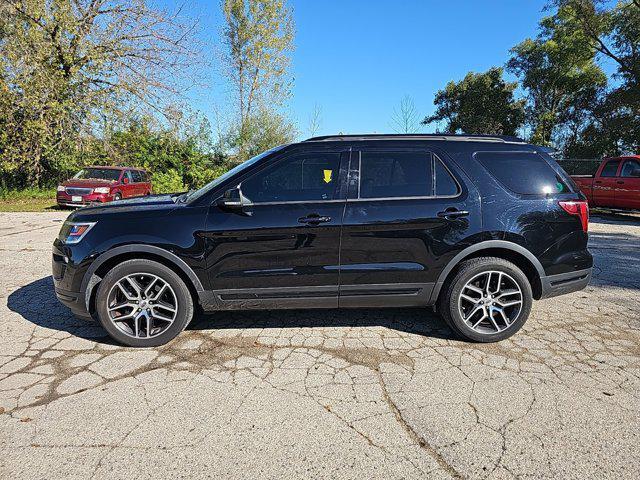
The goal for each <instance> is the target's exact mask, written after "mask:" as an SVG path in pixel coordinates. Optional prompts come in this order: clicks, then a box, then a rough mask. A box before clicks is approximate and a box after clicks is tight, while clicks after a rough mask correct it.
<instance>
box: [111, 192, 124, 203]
mask: <svg viewBox="0 0 640 480" xmlns="http://www.w3.org/2000/svg"><path fill="white" fill-rule="evenodd" d="M118 200H122V195H121V194H119V193H116V194H115V195H114V196H113V201H114V202H117V201H118Z"/></svg>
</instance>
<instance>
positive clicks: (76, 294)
mask: <svg viewBox="0 0 640 480" xmlns="http://www.w3.org/2000/svg"><path fill="white" fill-rule="evenodd" d="M73 254H74V251H73V250H72V249H71V248H69V247H68V246H65V245H64V244H62V243H61V242H60V240H56V241H55V242H54V244H53V252H52V260H51V272H52V276H53V285H54V289H55V293H56V297H58V300H59V301H60V303H62V304H63V305H65V306H67V307H69V309H71V311H72V312H73V314H74V315H76V316H79V317H83V318H91V314H90V313H89V310H88V305H89V301H88V299H87V298H86V293H85V291H82V290H83V288H82V280H83V278H84V276H85V273H86V271H87V267H88V265H87V264H86V262H82V263H81V264H77V263H75V262H74V260H73Z"/></svg>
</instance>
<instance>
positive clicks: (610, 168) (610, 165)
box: [600, 160, 620, 177]
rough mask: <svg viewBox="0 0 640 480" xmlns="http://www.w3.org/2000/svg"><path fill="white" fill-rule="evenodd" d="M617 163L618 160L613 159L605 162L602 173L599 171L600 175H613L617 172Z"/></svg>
mask: <svg viewBox="0 0 640 480" xmlns="http://www.w3.org/2000/svg"><path fill="white" fill-rule="evenodd" d="M618 165H620V160H613V161H611V162H607V164H606V165H605V166H604V168H603V169H602V173H600V176H601V177H615V176H616V173H618Z"/></svg>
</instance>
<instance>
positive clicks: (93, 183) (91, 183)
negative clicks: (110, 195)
mask: <svg viewBox="0 0 640 480" xmlns="http://www.w3.org/2000/svg"><path fill="white" fill-rule="evenodd" d="M114 183H116V181H115V180H99V179H97V178H72V179H70V180H65V181H64V182H62V185H63V186H65V187H83V188H90V187H92V188H95V187H110V186H111V185H113V184H114Z"/></svg>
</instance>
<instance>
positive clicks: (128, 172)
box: [124, 170, 133, 183]
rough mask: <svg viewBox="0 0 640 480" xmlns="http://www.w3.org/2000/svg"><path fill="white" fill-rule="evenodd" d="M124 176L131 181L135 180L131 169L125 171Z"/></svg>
mask: <svg viewBox="0 0 640 480" xmlns="http://www.w3.org/2000/svg"><path fill="white" fill-rule="evenodd" d="M124 178H126V179H128V180H129V183H131V182H133V177H132V176H131V172H130V171H129V170H127V171H126V172H124Z"/></svg>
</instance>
